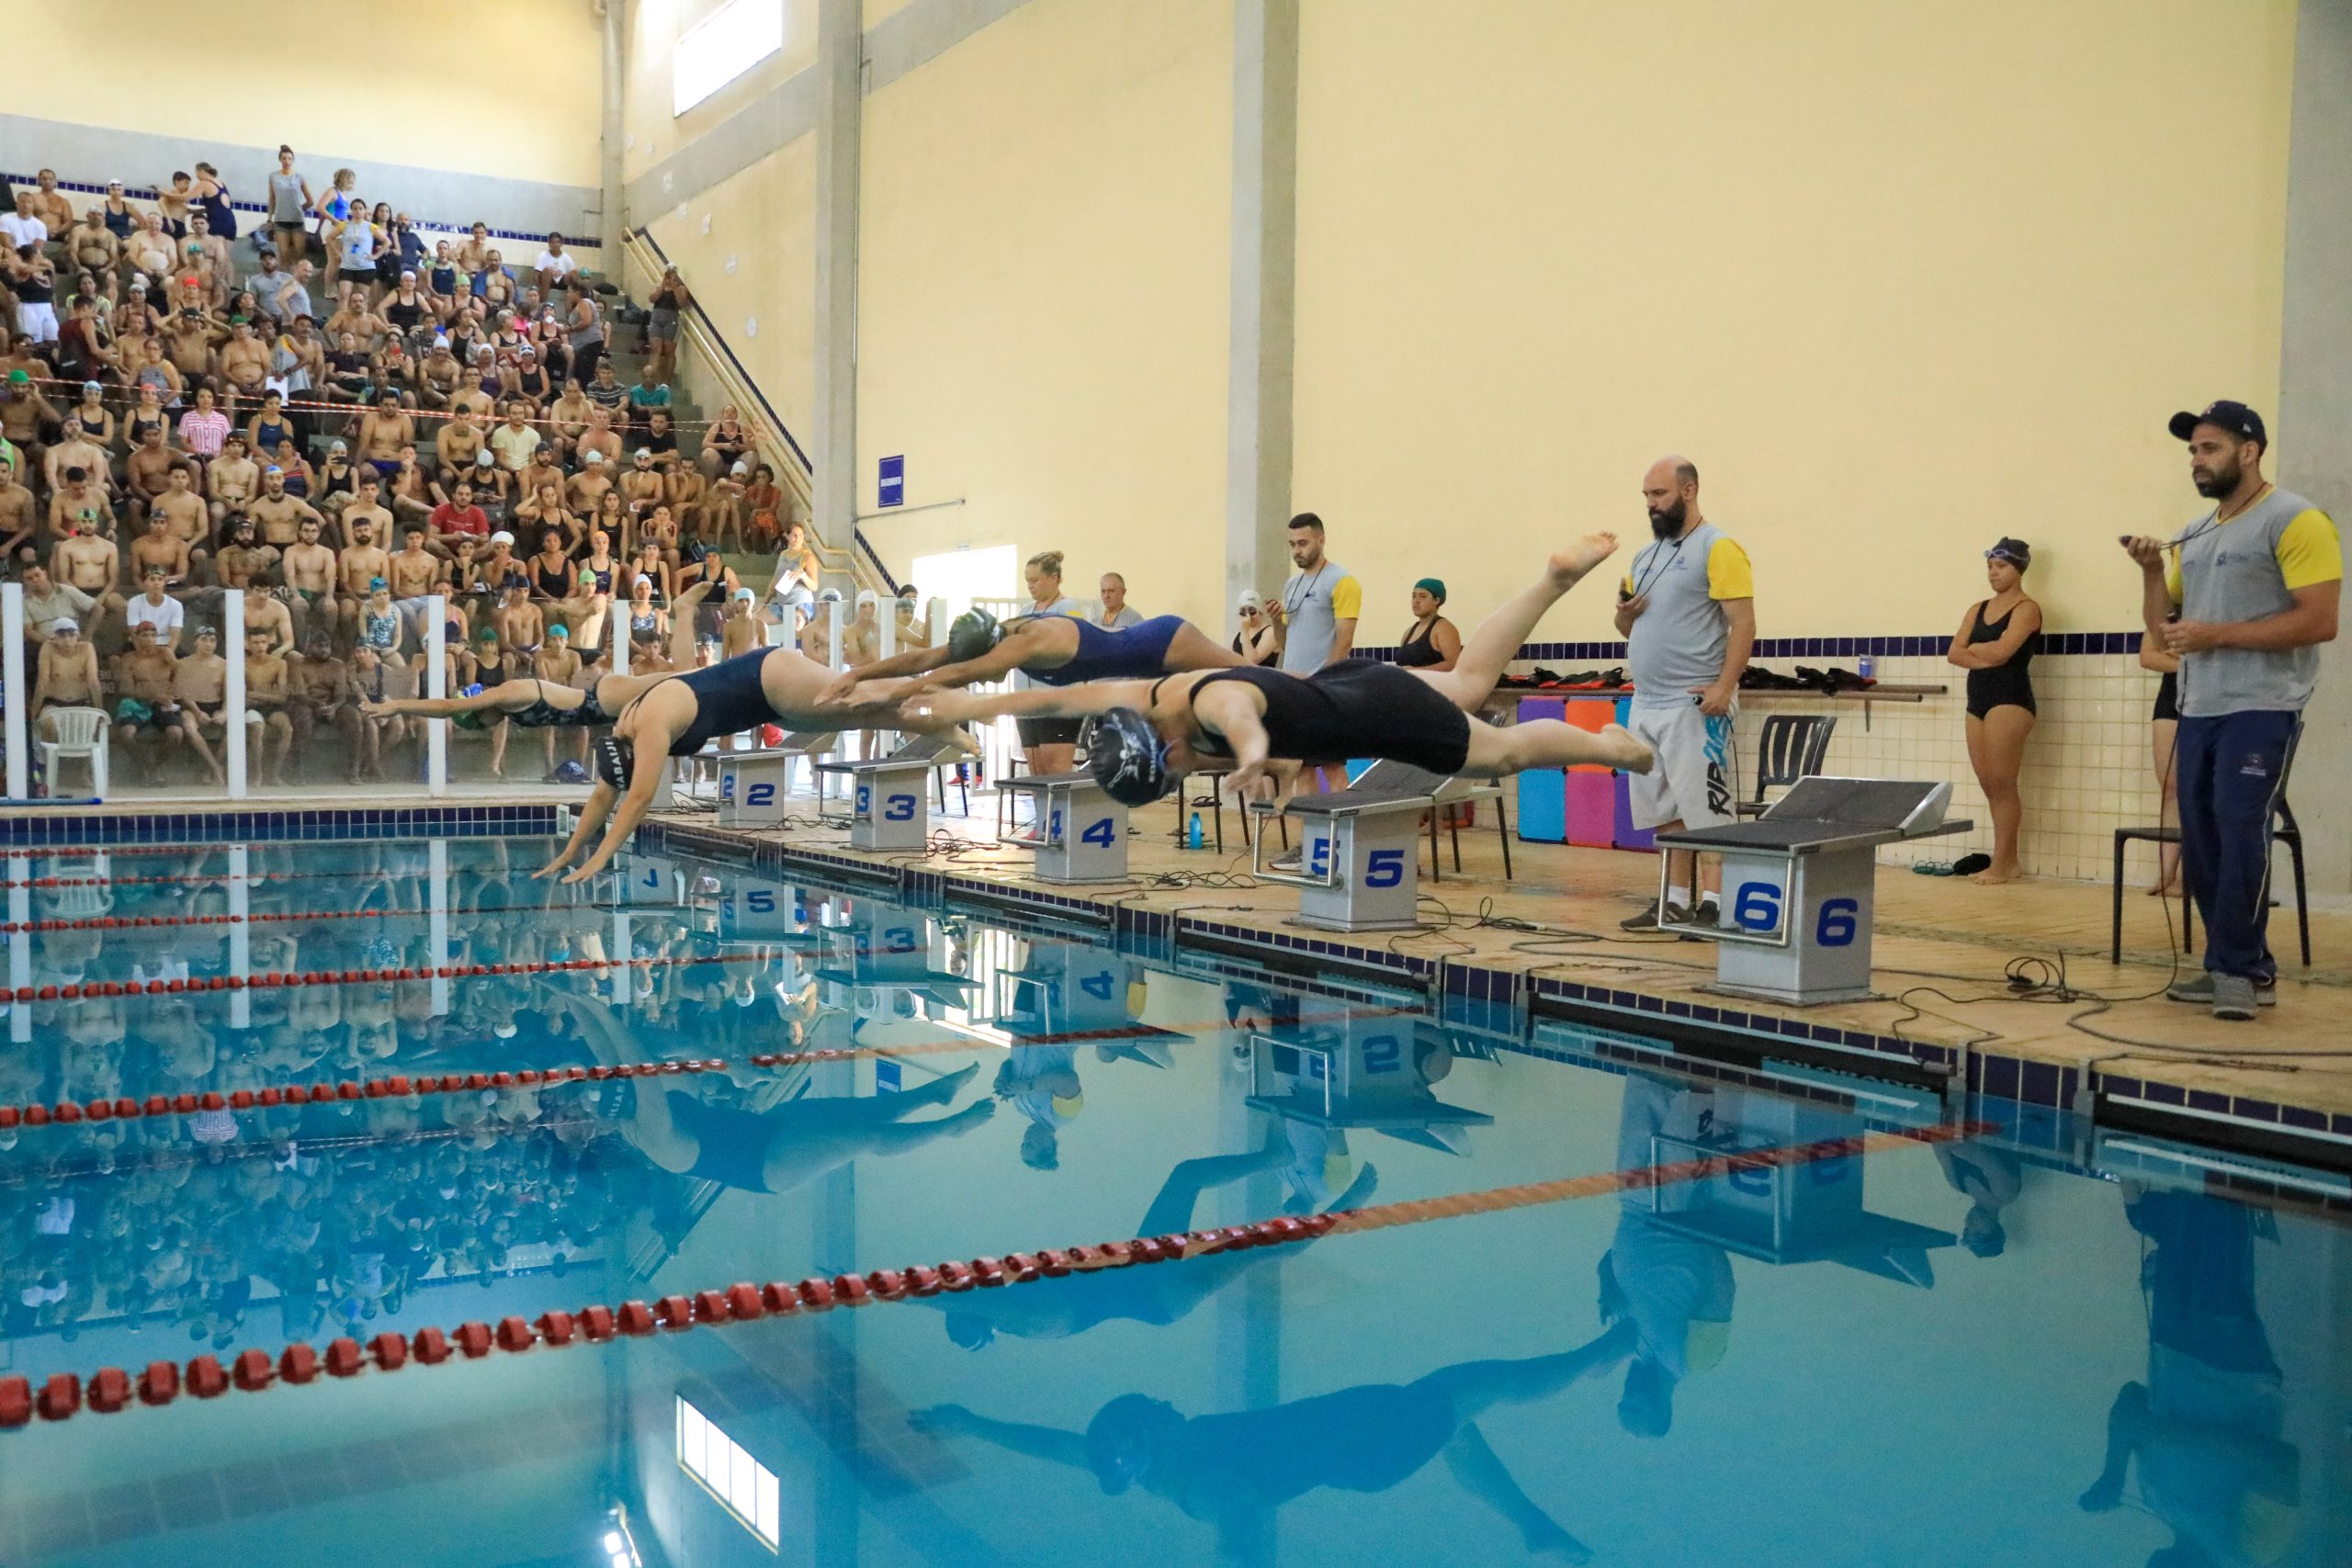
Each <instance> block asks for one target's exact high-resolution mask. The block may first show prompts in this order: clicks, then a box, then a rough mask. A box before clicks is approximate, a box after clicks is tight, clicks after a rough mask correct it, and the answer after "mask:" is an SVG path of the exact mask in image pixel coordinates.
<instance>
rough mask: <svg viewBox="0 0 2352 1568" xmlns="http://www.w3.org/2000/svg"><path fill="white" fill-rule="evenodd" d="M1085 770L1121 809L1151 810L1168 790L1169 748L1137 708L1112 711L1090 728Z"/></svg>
mask: <svg viewBox="0 0 2352 1568" xmlns="http://www.w3.org/2000/svg"><path fill="white" fill-rule="evenodd" d="M1086 767H1087V771H1088V772H1090V773H1092V774H1093V775H1094V782H1095V783H1096V784H1101V785H1102V786H1103V794H1105V795H1109V796H1110V797H1111V798H1112V799H1113V800H1115V801H1117V802H1118V803H1119V804H1120V805H1122V806H1148V805H1150V804H1151V803H1152V802H1153V801H1155V800H1158V799H1159V797H1160V796H1161V795H1164V794H1166V793H1167V790H1168V748H1167V747H1166V746H1164V745H1162V744H1161V743H1160V739H1159V732H1158V731H1157V730H1155V729H1153V728H1151V720H1149V719H1148V718H1146V717H1144V716H1143V714H1142V713H1141V712H1140V711H1138V710H1137V709H1135V708H1112V709H1110V710H1108V711H1107V712H1105V713H1103V714H1102V715H1100V716H1097V717H1096V718H1095V720H1094V722H1093V723H1092V724H1091V725H1090V726H1088V729H1087V737H1086Z"/></svg>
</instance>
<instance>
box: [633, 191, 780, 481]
mask: <svg viewBox="0 0 2352 1568" xmlns="http://www.w3.org/2000/svg"><path fill="white" fill-rule="evenodd" d="M628 239H631V240H642V241H644V242H645V248H646V249H647V250H649V251H651V252H652V253H653V254H654V257H655V259H657V260H659V261H660V262H661V264H662V265H663V266H664V267H667V266H669V265H671V261H670V256H669V253H668V252H666V251H664V250H662V242H661V241H659V240H657V239H655V238H654V237H653V231H652V230H650V229H646V228H637V229H632V230H630V231H628ZM639 265H643V264H642V263H640V264H639ZM646 271H647V272H648V274H649V275H650V276H649V278H648V282H649V283H658V282H660V281H661V278H662V275H661V274H660V273H659V272H655V271H654V270H653V269H652V268H650V267H648V268H646ZM687 292H688V299H687V301H686V309H687V310H691V311H693V312H694V317H695V324H696V325H698V326H700V327H701V328H702V330H703V333H704V334H705V335H706V336H707V337H708V338H709V339H710V342H711V345H712V346H713V347H714V348H716V349H718V352H719V353H720V354H722V355H726V358H727V363H728V365H729V366H730V367H732V368H733V369H734V372H735V376H736V378H737V379H738V380H740V381H741V382H742V383H743V386H744V388H745V389H747V390H748V391H749V392H750V393H751V395H752V400H753V401H755V402H757V403H758V404H759V405H760V412H763V413H764V414H766V415H767V417H768V423H771V424H773V425H775V428H776V433H777V434H780V435H782V436H783V437H784V444H785V446H787V447H789V448H790V449H791V451H792V455H793V456H794V457H797V458H798V459H799V461H800V466H801V468H803V469H809V468H814V466H815V465H813V464H811V463H810V462H809V454H808V453H806V452H804V451H802V450H801V449H800V443H799V442H797V441H796V440H794V439H793V436H792V428H791V426H789V425H787V424H786V423H784V416H783V415H782V414H780V413H778V412H775V405H774V404H772V403H770V402H769V401H768V400H767V394H766V393H764V392H763V391H761V390H760V384H759V383H758V382H757V381H754V380H753V379H752V373H751V372H750V371H749V370H746V369H744V368H743V362H742V361H741V360H740V359H738V358H736V357H735V351H734V350H733V349H732V348H729V346H728V345H727V340H726V339H725V338H724V337H721V336H720V335H719V333H718V326H717V325H716V324H715V323H713V322H712V321H711V319H710V312H708V311H707V310H704V309H703V308H702V301H701V300H700V299H695V298H693V297H692V295H693V290H692V288H691V286H689V288H688V290H687Z"/></svg>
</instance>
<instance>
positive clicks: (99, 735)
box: [40, 707, 107, 796]
mask: <svg viewBox="0 0 2352 1568" xmlns="http://www.w3.org/2000/svg"><path fill="white" fill-rule="evenodd" d="M41 718H42V719H43V720H45V721H47V724H48V726H49V728H51V729H54V730H55V731H56V732H57V739H54V740H44V741H42V742H41V743H40V766H41V772H42V773H45V774H47V775H48V778H49V793H50V794H51V795H55V794H57V792H58V791H57V765H58V763H59V762H61V761H63V760H64V759H66V758H68V757H78V758H80V759H81V760H82V761H84V762H85V763H87V764H88V765H89V769H90V793H91V794H93V795H99V796H104V795H105V794H106V793H107V716H106V714H105V713H104V712H103V711H102V710H100V709H98V708H78V707H76V708H51V709H49V710H48V711H47V712H45V713H43V714H42V715H41Z"/></svg>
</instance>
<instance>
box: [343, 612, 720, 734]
mask: <svg viewBox="0 0 2352 1568" xmlns="http://www.w3.org/2000/svg"><path fill="white" fill-rule="evenodd" d="M708 591H709V590H708V585H707V584H701V585H697V587H696V588H693V589H689V590H687V594H693V593H699V592H708ZM687 594H680V595H679V600H678V602H679V603H680V604H686V603H689V602H690V601H689V600H688V598H687ZM452 646H455V644H454V642H453V644H452ZM670 652H671V656H672V658H673V660H676V659H681V658H683V659H684V660H686V661H687V662H688V663H689V664H690V663H691V662H692V660H693V657H694V636H693V625H692V621H691V618H689V620H688V621H687V623H686V635H685V636H684V637H680V636H679V635H678V634H677V633H676V632H673V633H672V634H671V637H670ZM668 679H670V672H669V671H660V672H657V673H655V674H650V675H602V676H599V677H598V678H597V680H596V683H595V684H594V685H593V686H590V687H588V688H587V689H585V690H582V688H580V687H578V686H566V685H563V684H561V683H560V682H554V681H542V680H540V679H539V678H538V677H537V676H535V675H525V676H520V677H518V678H516V679H515V680H511V681H504V682H499V681H485V682H482V683H481V690H480V691H478V692H476V693H474V694H472V695H471V696H458V697H394V698H387V699H385V700H384V701H381V702H371V703H363V704H362V705H361V711H362V712H364V713H366V714H368V715H369V716H379V715H386V714H413V715H416V716H419V717H423V718H454V719H458V720H460V721H463V720H464V719H466V718H467V717H468V716H469V715H480V716H482V717H481V719H478V720H477V723H488V724H493V725H495V724H515V725H520V726H521V727H522V728H525V729H594V728H602V727H604V726H605V725H608V724H610V723H612V722H613V720H614V719H616V718H617V717H618V716H620V712H621V710H622V709H623V708H625V707H627V706H628V705H629V704H631V703H633V702H635V701H636V700H637V699H638V698H639V697H641V696H643V695H644V694H646V693H647V692H649V691H650V690H652V689H653V687H654V685H655V683H656V682H662V681H666V680H668ZM469 728H471V727H470V726H469Z"/></svg>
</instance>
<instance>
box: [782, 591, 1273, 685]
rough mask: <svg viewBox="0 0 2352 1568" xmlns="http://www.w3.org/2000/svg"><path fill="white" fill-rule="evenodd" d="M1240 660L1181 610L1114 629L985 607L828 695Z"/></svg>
mask: <svg viewBox="0 0 2352 1568" xmlns="http://www.w3.org/2000/svg"><path fill="white" fill-rule="evenodd" d="M1240 662H1241V659H1240V656H1239V655H1238V654H1236V653H1235V652H1234V651H1233V650H1232V649H1229V648H1227V647H1226V646H1225V645H1224V644H1223V643H1220V642H1218V641H1217V640H1216V638H1214V637H1210V636H1209V635H1208V634H1207V633H1206V632H1204V631H1202V630H1201V628H1200V627H1198V626H1193V624H1192V623H1191V622H1189V621H1187V620H1185V619H1184V617H1183V616H1182V615H1155V616H1153V617H1152V618H1151V619H1150V620H1148V621H1143V622H1139V623H1137V624H1136V625H1135V626H1125V627H1122V628H1121V629H1119V630H1117V631H1112V630H1110V629H1108V628H1107V627H1103V626H1096V625H1095V624H1094V623H1093V622H1091V621H1081V620H1080V619H1078V618H1077V617H1075V616H1072V615H1019V616H1015V617H1014V618H1013V619H1012V620H1010V621H1005V622H1002V623H999V622H998V620H997V619H996V617H995V616H993V615H989V614H988V613H987V612H986V611H984V610H973V611H970V612H968V613H967V614H965V615H959V616H957V617H956V624H955V626H952V627H950V628H949V629H948V633H947V640H946V641H945V642H944V643H943V644H941V645H940V646H939V647H937V648H919V649H911V650H910V651H909V652H906V653H901V654H897V655H895V656H893V657H891V658H888V659H885V660H881V661H880V662H878V663H875V664H867V665H863V666H861V667H860V668H858V669H856V670H854V671H845V672H843V673H842V675H841V676H839V677H838V678H836V679H835V681H834V682H833V685H832V687H831V689H830V690H829V691H828V692H827V693H826V694H827V695H828V696H833V697H843V698H845V697H847V696H848V695H849V694H850V690H851V688H852V687H854V686H859V685H863V684H865V682H869V681H887V680H888V679H890V678H891V677H893V676H920V677H922V679H921V681H920V682H917V683H919V684H921V685H923V686H966V685H970V684H972V683H974V682H981V681H994V680H997V679H1000V678H1001V677H1002V676H1005V675H1008V674H1010V673H1012V671H1016V670H1017V671H1020V672H1021V673H1023V674H1024V675H1026V676H1028V677H1029V679H1030V680H1032V681H1034V682H1036V683H1037V684H1038V685H1041V686H1074V685H1077V684H1079V683H1080V682H1085V681H1148V680H1150V679H1151V678H1152V677H1153V676H1155V675H1170V674H1174V673H1176V672H1178V671H1185V670H1227V669H1230V668H1232V667H1233V666H1234V665H1237V664H1238V663H1240ZM888 689H893V690H899V691H911V690H912V689H913V686H912V685H911V684H910V685H909V686H905V687H899V688H888Z"/></svg>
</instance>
